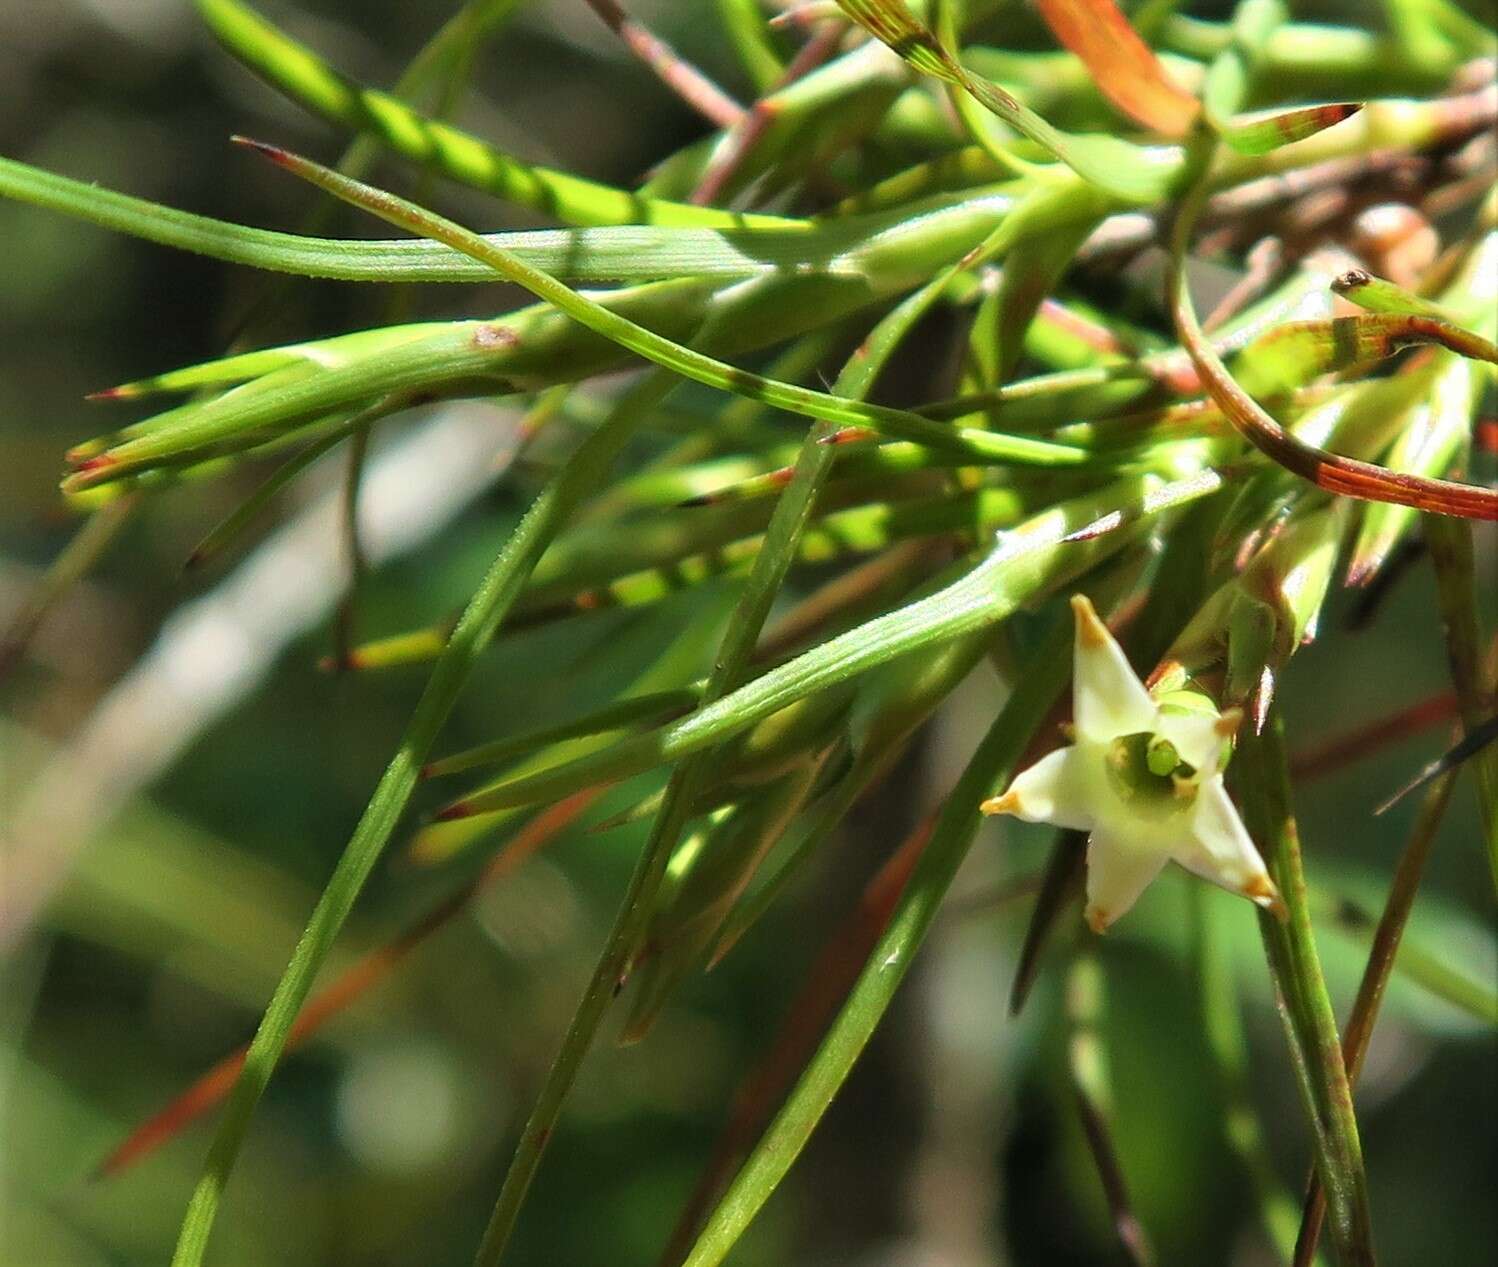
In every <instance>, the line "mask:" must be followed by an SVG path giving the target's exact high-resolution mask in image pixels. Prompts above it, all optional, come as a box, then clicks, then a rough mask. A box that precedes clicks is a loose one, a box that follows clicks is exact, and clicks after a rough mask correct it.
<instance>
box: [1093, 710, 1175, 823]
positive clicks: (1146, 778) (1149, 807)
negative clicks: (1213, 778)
mask: <svg viewBox="0 0 1498 1267" xmlns="http://www.w3.org/2000/svg"><path fill="white" fill-rule="evenodd" d="M1103 764H1104V768H1105V769H1106V770H1107V771H1108V781H1109V783H1110V784H1111V786H1112V788H1113V790H1114V791H1115V792H1116V793H1117V794H1118V797H1119V799H1120V800H1122V801H1123V802H1124V803H1125V804H1126V805H1127V806H1128V807H1129V808H1130V809H1131V810H1132V811H1134V812H1135V813H1137V814H1144V815H1146V816H1148V817H1151V818H1165V817H1168V816H1170V815H1172V814H1176V813H1179V812H1180V811H1181V810H1183V809H1186V808H1187V807H1188V806H1189V805H1190V804H1191V803H1192V802H1193V801H1194V800H1195V799H1196V785H1197V772H1196V769H1195V767H1194V766H1190V765H1187V764H1186V762H1184V761H1182V760H1181V756H1180V753H1178V752H1177V751H1176V749H1175V745H1174V744H1172V743H1171V742H1170V740H1168V739H1166V738H1165V737H1164V736H1163V735H1152V734H1150V733H1149V732H1148V731H1143V730H1142V731H1140V732H1138V733H1137V734H1133V735H1120V736H1119V737H1118V738H1117V739H1115V740H1114V741H1113V742H1112V743H1111V744H1109V745H1108V753H1107V756H1106V758H1105V759H1104V762H1103Z"/></svg>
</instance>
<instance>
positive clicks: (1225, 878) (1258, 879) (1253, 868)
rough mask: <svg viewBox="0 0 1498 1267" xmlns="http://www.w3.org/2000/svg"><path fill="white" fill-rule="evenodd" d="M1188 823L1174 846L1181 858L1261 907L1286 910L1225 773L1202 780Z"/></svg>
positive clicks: (1203, 875) (1206, 876) (1192, 867)
mask: <svg viewBox="0 0 1498 1267" xmlns="http://www.w3.org/2000/svg"><path fill="white" fill-rule="evenodd" d="M1187 821H1188V825H1187V830H1186V832H1185V834H1184V835H1183V836H1182V838H1181V840H1180V841H1179V842H1178V844H1177V847H1176V848H1175V849H1174V850H1173V852H1174V856H1175V860H1176V861H1177V862H1179V863H1180V864H1181V865H1182V866H1183V867H1185V868H1186V869H1187V870H1189V871H1194V872H1196V874H1197V875H1199V876H1201V877H1202V878H1203V879H1204V880H1210V881H1212V883H1213V884H1220V885H1221V886H1222V887H1223V888H1225V889H1228V890H1230V891H1231V892H1233V893H1241V894H1243V896H1244V897H1247V898H1249V899H1251V900H1252V901H1254V902H1257V903H1258V904H1259V905H1260V906H1263V907H1267V908H1268V909H1270V910H1273V911H1278V910H1280V909H1281V904H1280V896H1279V890H1278V889H1276V888H1275V887H1274V881H1273V880H1271V879H1270V878H1269V872H1268V871H1266V870H1265V869H1264V859H1263V858H1262V857H1260V856H1259V851H1258V849H1257V848H1256V847H1255V846H1254V842H1253V840H1252V839H1250V837H1249V834H1248V831H1247V829H1246V828H1245V827H1244V826H1243V820H1242V819H1241V818H1239V817H1238V811H1237V810H1236V809H1235V808H1234V807H1233V803H1232V801H1230V800H1229V799H1228V794H1227V791H1226V790H1225V789H1224V788H1223V786H1222V778H1221V776H1220V775H1219V776H1218V777H1216V778H1212V779H1204V780H1203V781H1202V784H1201V787H1200V788H1199V789H1198V790H1197V794H1196V804H1195V805H1194V806H1193V807H1192V811H1191V815H1190V818H1189V819H1188V820H1187Z"/></svg>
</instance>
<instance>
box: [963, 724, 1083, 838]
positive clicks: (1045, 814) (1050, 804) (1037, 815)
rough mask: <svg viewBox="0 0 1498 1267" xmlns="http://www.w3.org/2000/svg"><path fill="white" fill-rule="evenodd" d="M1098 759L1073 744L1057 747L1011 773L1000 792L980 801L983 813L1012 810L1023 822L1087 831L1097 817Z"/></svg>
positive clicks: (998, 812)
mask: <svg viewBox="0 0 1498 1267" xmlns="http://www.w3.org/2000/svg"><path fill="white" fill-rule="evenodd" d="M1103 777H1104V775H1103V770H1102V763H1101V762H1100V761H1099V760H1098V758H1097V756H1096V755H1095V754H1093V755H1089V754H1088V753H1087V752H1085V751H1083V750H1082V749H1079V748H1078V747H1077V746H1076V745H1075V744H1074V745H1072V746H1071V747H1067V748H1058V749H1057V750H1056V751H1055V752H1053V753H1051V754H1050V756H1048V757H1042V758H1041V759H1040V760H1039V761H1037V762H1036V763H1035V764H1034V765H1032V766H1031V767H1030V768H1029V769H1028V770H1025V771H1023V772H1022V773H1020V774H1018V775H1017V776H1015V779H1014V782H1012V783H1011V784H1010V785H1009V790H1008V791H1006V792H1005V793H1004V795H1003V796H995V797H993V798H992V799H990V800H987V801H984V802H983V806H982V809H983V812H984V813H985V814H1013V815H1014V816H1015V817H1016V818H1023V819H1024V820H1025V821H1026V822H1027V823H1054V824H1055V825H1056V826H1057V827H1071V828H1074V829H1075V830H1077V831H1087V830H1088V829H1089V828H1091V827H1092V825H1093V823H1095V822H1096V821H1097V817H1096V813H1095V808H1096V806H1097V804H1098V800H1097V797H1098V793H1099V790H1100V789H1099V788H1098V786H1097V784H1098V782H1099V781H1100V780H1101V779H1102V778H1103Z"/></svg>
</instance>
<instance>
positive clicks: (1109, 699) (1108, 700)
mask: <svg viewBox="0 0 1498 1267" xmlns="http://www.w3.org/2000/svg"><path fill="white" fill-rule="evenodd" d="M1071 606H1072V612H1073V613H1074V614H1075V616H1076V620H1077V635H1076V656H1075V660H1074V666H1075V667H1074V669H1073V677H1072V715H1073V720H1074V721H1075V722H1076V725H1077V732H1078V734H1081V735H1084V736H1085V737H1087V738H1088V739H1091V740H1093V741H1095V742H1098V743H1106V742H1108V741H1109V740H1111V739H1116V738H1118V736H1119V735H1134V734H1138V733H1139V732H1140V731H1144V730H1152V729H1153V728H1154V725H1155V717H1156V715H1157V713H1158V711H1159V710H1158V709H1157V708H1156V707H1155V701H1154V700H1152V699H1151V698H1150V695H1149V692H1148V691H1146V690H1145V689H1144V684H1143V683H1142V682H1141V681H1140V680H1139V678H1138V677H1136V676H1135V674H1134V670H1133V669H1131V668H1130V667H1129V662H1128V660H1127V659H1125V657H1124V653H1123V650H1122V648H1121V647H1119V645H1118V643H1117V642H1115V641H1114V640H1113V635H1112V634H1110V633H1109V632H1108V626H1107V625H1105V624H1103V622H1102V621H1101V620H1100V619H1098V614H1097V612H1096V611H1094V610H1093V607H1092V604H1091V603H1090V602H1088V600H1087V598H1086V596H1085V595H1083V594H1077V595H1075V596H1074V597H1073V598H1072V600H1071Z"/></svg>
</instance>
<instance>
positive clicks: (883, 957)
mask: <svg viewBox="0 0 1498 1267" xmlns="http://www.w3.org/2000/svg"><path fill="white" fill-rule="evenodd" d="M1069 646H1070V630H1069V629H1068V628H1065V627H1064V622H1053V624H1052V627H1051V630H1050V632H1049V633H1048V635H1047V637H1046V639H1045V640H1044V641H1043V642H1042V644H1041V646H1040V649H1039V651H1038V653H1037V654H1036V655H1035V657H1034V659H1033V661H1032V663H1031V665H1030V666H1029V671H1027V672H1026V673H1025V674H1023V675H1022V676H1021V678H1020V681H1019V685H1018V686H1017V688H1016V689H1015V692H1014V694H1013V695H1012V696H1010V698H1009V701H1008V703H1007V704H1005V706H1004V708H1003V710H1002V711H1001V712H1000V714H999V716H998V717H997V718H996V719H995V721H994V724H993V726H992V727H991V728H990V729H989V732H988V734H987V735H986V736H985V737H984V739H983V742H982V743H981V744H980V745H979V747H978V750H977V751H976V752H975V753H974V754H973V757H972V758H971V760H970V761H969V762H968V764H967V767H966V769H964V771H963V773H962V776H961V777H960V778H959V779H958V781H957V784H956V786H955V787H954V788H953V789H952V791H951V794H950V795H949V796H948V797H947V799H946V802H945V804H944V806H943V808H942V812H941V816H940V818H939V819H938V820H937V824H936V828H935V831H934V832H933V834H932V837H931V842H930V844H928V845H927V846H926V849H925V851H924V852H923V853H922V854H921V857H920V860H919V861H918V862H917V863H916V867H915V870H914V872H913V873H912V874H911V877H910V880H909V881H908V883H907V884H906V886H905V889H904V891H903V892H902V893H901V895H900V899H899V902H898V903H897V905H896V907H895V910H894V913H893V914H892V916H891V917H890V920H889V923H888V924H887V925H886V926H885V929H884V932H883V933H882V934H881V935H880V937H879V940H878V942H877V943H876V944H875V946H874V948H873V951H872V953H871V954H870V955H869V958H868V961H867V964H866V966H865V967H864V970H863V972H862V973H861V974H860V975H859V978H858V981H857V983H856V984H855V985H854V987H853V989H852V992H851V993H850V994H849V995H848V998H847V1001H846V1002H845V1003H844V1004H843V1007H842V1009H841V1010H840V1011H839V1012H838V1014H837V1017H836V1018H835V1019H834V1020H833V1022H832V1024H831V1027H830V1028H829V1029H828V1031H827V1034H826V1037H825V1038H823V1040H822V1043H821V1045H820V1046H819V1047H818V1048H817V1052H816V1055H814V1056H813V1057H812V1059H811V1062H810V1063H809V1064H808V1065H807V1066H806V1069H805V1070H804V1072H803V1073H802V1075H801V1078H800V1080H799V1081H798V1082H797V1083H796V1086H795V1089H794V1090H793V1091H792V1092H791V1094H790V1096H789V1098H788V1099H787V1100H786V1102H785V1105H784V1106H783V1107H782V1108H781V1110H780V1112H779V1113H778V1114H776V1116H775V1120H774V1121H773V1122H772V1123H771V1124H770V1126H769V1128H768V1129H767V1130H766V1131H765V1134H764V1135H763V1136H762V1137H761V1139H760V1141H759V1143H758V1144H757V1145H756V1146H755V1148H754V1151H753V1152H752V1153H751V1154H750V1155H749V1158H748V1160H747V1161H746V1162H745V1163H744V1165H743V1167H742V1168H741V1169H740V1171H739V1173H738V1175H737V1177H736V1178H735V1179H734V1181H733V1183H732V1185H731V1186H730V1187H729V1189H728V1192H727V1193H726V1194H725V1195H724V1197H723V1199H722V1200H721V1201H720V1202H719V1204H718V1206H717V1208H716V1209H714V1211H713V1212H712V1214H711V1215H709V1217H708V1219H707V1221H706V1223H705V1224H704V1226H703V1229H702V1231H701V1233H700V1234H699V1236H698V1238H697V1242H696V1244H695V1245H694V1246H693V1248H692V1252H691V1254H690V1255H689V1256H688V1257H687V1259H686V1262H685V1264H684V1267H716V1265H717V1264H719V1263H721V1262H722V1261H723V1260H724V1259H725V1258H726V1257H727V1256H728V1253H729V1251H730V1250H731V1249H732V1248H733V1246H734V1244H735V1242H736V1241H737V1240H738V1239H739V1237H740V1236H741V1235H742V1234H743V1232H744V1230H745V1228H747V1227H748V1226H749V1223H750V1222H751V1220H753V1218H754V1216H755V1215H756V1214H758V1212H759V1210H760V1208H761V1207H762V1206H763V1205H764V1203H765V1202H766V1201H767V1200H768V1199H769V1197H770V1194H771V1193H772V1192H774V1190H775V1189H776V1188H777V1187H778V1186H779V1184H780V1182H781V1180H782V1179H783V1178H784V1177H785V1175H786V1174H787V1172H788V1171H789V1170H790V1168H791V1165H792V1164H793V1163H794V1162H795V1160H796V1158H797V1157H798V1156H799V1155H800V1152H801V1150H802V1149H803V1148H804V1147H805V1146H806V1142H807V1140H808V1139H810V1137H811V1133H812V1131H813V1130H815V1129H816V1125H817V1123H818V1122H819V1121H820V1120H821V1118H822V1115H823V1113H825V1112H826V1110H827V1107H828V1105H830V1104H831V1103H832V1099H833V1097H834V1096H835V1095H836V1094H837V1090H838V1088H839V1087H841V1086H842V1084H843V1082H844V1081H845V1080H846V1078H847V1076H848V1074H849V1072H850V1071H851V1069H852V1067H853V1065H854V1063H855V1062H856V1061H857V1059H858V1057H859V1055H860V1054H861V1053H862V1052H863V1049H864V1047H865V1046H866V1045H867V1044H868V1041H869V1039H870V1037H871V1036H872V1035H873V1032H874V1030H875V1028H876V1027H877V1026H878V1024H879V1021H880V1020H881V1019H882V1017H883V1016H884V1013H885V1011H886V1009H887V1008H888V1007H889V1004H890V1001H891V1000H892V999H893V997H894V993H895V990H896V989H897V988H898V987H899V985H900V982H901V981H903V980H904V977H905V974H906V972H908V971H909V968H910V964H911V961H912V959H913V957H914V955H915V953H916V951H917V950H918V949H919V947H920V945H921V942H922V941H923V940H924V939H925V936H926V933H927V931H928V930H929V929H930V927H931V922H932V920H933V919H935V917H936V913H937V910H938V909H939V907H940V904H941V900H942V898H943V897H945V895H946V892H947V889H948V887H949V886H950V885H951V883H952V879H953V877H954V876H955V875H956V874H957V868H958V866H959V865H960V864H961V862H962V860H963V858H964V857H966V856H967V851H968V848H969V847H970V846H971V844H972V842H973V838H974V836H975V835H976V834H977V829H978V823H979V821H980V818H981V816H980V814H979V812H978V804H979V802H980V801H982V799H983V797H984V796H985V795H986V794H987V793H988V792H989V791H990V790H991V789H992V788H994V787H995V786H997V785H999V784H1002V783H1003V782H1004V781H1005V780H1007V779H1008V778H1009V777H1010V775H1011V774H1012V772H1013V770H1014V767H1015V766H1016V765H1017V764H1018V762H1019V760H1020V758H1021V756H1022V755H1023V753H1024V749H1025V745H1026V744H1027V743H1028V742H1029V739H1030V736H1031V735H1032V734H1033V733H1034V731H1035V729H1036V727H1037V726H1039V725H1040V723H1041V721H1042V720H1043V719H1044V717H1045V715H1046V713H1047V712H1048V711H1049V709H1050V707H1051V705H1052V704H1053V703H1054V702H1055V700H1056V698H1057V697H1058V696H1059V695H1060V694H1061V690H1062V688H1063V687H1064V686H1065V685H1066V680H1067V675H1068V673H1069V671H1070V656H1069V655H1068V647H1069Z"/></svg>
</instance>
